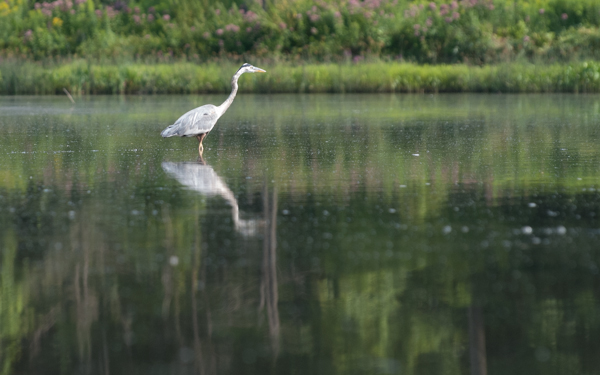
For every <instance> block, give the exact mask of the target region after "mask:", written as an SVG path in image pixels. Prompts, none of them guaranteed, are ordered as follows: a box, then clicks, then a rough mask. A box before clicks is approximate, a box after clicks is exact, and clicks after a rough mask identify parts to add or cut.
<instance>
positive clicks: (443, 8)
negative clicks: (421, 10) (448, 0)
mask: <svg viewBox="0 0 600 375" xmlns="http://www.w3.org/2000/svg"><path fill="white" fill-rule="evenodd" d="M448 12H449V10H448V5H447V4H442V5H440V16H444V15H446V14H448Z"/></svg>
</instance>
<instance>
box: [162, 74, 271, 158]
mask: <svg viewBox="0 0 600 375" xmlns="http://www.w3.org/2000/svg"><path fill="white" fill-rule="evenodd" d="M244 73H266V72H265V71H264V70H262V69H260V68H257V67H255V66H252V65H250V64H244V65H242V66H241V67H240V69H239V70H238V71H237V72H236V73H235V74H234V75H233V77H232V78H231V94H229V97H228V98H227V100H225V101H224V102H223V104H221V105H220V106H218V107H217V106H215V105H212V104H206V105H203V106H201V107H198V108H196V109H192V110H191V111H189V112H187V113H186V114H184V115H183V116H181V117H180V118H179V119H178V120H177V121H175V123H174V124H173V125H169V126H168V127H167V128H166V129H165V130H163V131H162V133H160V135H162V136H163V137H164V138H167V137H173V136H175V135H177V136H180V137H196V138H197V139H198V142H200V144H199V145H198V153H199V154H200V156H202V151H203V150H204V147H203V146H202V140H204V137H206V136H207V135H208V133H209V132H210V131H211V130H212V128H213V127H214V126H215V124H216V123H217V120H218V119H219V118H220V117H221V116H223V114H224V113H225V111H227V108H229V106H230V105H231V103H233V99H235V95H236V94H237V90H238V84H237V82H238V79H239V78H240V76H241V75H242V74H244Z"/></svg>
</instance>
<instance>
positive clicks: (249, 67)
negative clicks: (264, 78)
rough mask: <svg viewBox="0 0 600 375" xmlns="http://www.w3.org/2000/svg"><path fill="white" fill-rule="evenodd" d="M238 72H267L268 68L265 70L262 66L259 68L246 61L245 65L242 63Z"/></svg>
mask: <svg viewBox="0 0 600 375" xmlns="http://www.w3.org/2000/svg"><path fill="white" fill-rule="evenodd" d="M238 72H239V73H240V74H241V73H266V70H263V69H261V68H257V67H255V66H253V65H250V64H248V63H245V64H244V65H242V66H241V67H240V69H239V70H238Z"/></svg>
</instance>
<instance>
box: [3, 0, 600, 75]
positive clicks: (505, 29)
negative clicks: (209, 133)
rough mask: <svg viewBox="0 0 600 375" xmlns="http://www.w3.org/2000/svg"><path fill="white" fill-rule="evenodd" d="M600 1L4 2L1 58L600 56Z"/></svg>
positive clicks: (491, 59) (492, 59) (474, 59)
mask: <svg viewBox="0 0 600 375" xmlns="http://www.w3.org/2000/svg"><path fill="white" fill-rule="evenodd" d="M599 27H600V2H598V1H597V0H527V1H518V2H515V1H509V0H460V1H448V2H444V1H441V0H435V1H407V0H362V1H361V0H319V1H312V0H282V1H268V0H264V1H257V0H233V1H231V0H229V1H228V0H223V1H209V0H203V1H195V0H178V1H172V0H137V1H123V0H117V1H112V0H74V1H73V0H55V1H53V2H44V1H40V2H35V1H26V0H4V1H2V2H0V56H4V57H6V58H16V59H30V58H34V59H37V60H44V59H47V58H55V57H63V58H64V57H83V58H93V59H101V60H105V59H108V60H111V61H115V60H116V61H127V60H142V61H155V62H160V61H172V60H174V59H175V60H177V59H185V60H190V61H201V62H204V61H209V60H213V59H227V60H236V61H239V60H241V59H242V58H246V59H249V58H250V57H254V58H276V59H284V60H293V61H297V60H309V61H343V60H351V61H355V62H358V61H361V60H363V59H365V58H369V57H377V58H384V59H394V60H396V59H399V60H404V61H410V62H420V63H456V62H465V63H473V64H481V63H496V62H506V61H512V60H514V59H518V58H526V59H533V60H536V59H542V60H544V61H565V60H567V61H571V60H573V59H597V58H599V57H600V55H599V54H600V29H599Z"/></svg>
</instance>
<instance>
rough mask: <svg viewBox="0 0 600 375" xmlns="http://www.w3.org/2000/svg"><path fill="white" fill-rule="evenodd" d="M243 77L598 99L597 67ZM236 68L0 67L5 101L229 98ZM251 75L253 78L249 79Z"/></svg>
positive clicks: (272, 83)
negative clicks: (11, 97) (12, 98)
mask: <svg viewBox="0 0 600 375" xmlns="http://www.w3.org/2000/svg"><path fill="white" fill-rule="evenodd" d="M261 67H262V68H264V69H266V70H267V74H261V75H251V74H248V75H245V76H244V77H243V79H242V82H241V83H240V92H245V93H257V94H258V93H260V94H269V93H270V94H280V93H598V92H600V62H596V61H587V62H577V63H569V64H551V65H533V64H527V63H506V64H500V65H484V66H469V65H465V64H456V65H416V64H411V63H398V62H366V63H360V64H351V63H345V64H332V63H322V64H305V65H292V64H289V63H280V64H274V65H271V66H269V64H266V65H263V66H261ZM237 69H238V66H237V64H233V63H221V64H219V63H207V64H202V65H196V64H194V63H185V62H178V63H171V64H138V63H125V64H120V65H116V64H97V63H92V62H88V61H84V60H79V61H74V62H69V63H66V64H60V65H58V64H57V65H51V66H46V67H44V66H41V65H39V64H36V63H32V62H25V63H22V62H2V63H0V95H54V94H60V95H64V90H63V89H66V90H68V91H69V92H70V93H71V94H72V95H74V96H81V95H94V94H103V95H106V94H128V95H138V94H209V93H228V92H229V91H230V90H231V88H230V83H229V82H230V80H231V76H232V75H233V73H234V72H235V71H236V70H237ZM247 76H248V77H247Z"/></svg>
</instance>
